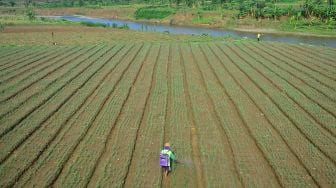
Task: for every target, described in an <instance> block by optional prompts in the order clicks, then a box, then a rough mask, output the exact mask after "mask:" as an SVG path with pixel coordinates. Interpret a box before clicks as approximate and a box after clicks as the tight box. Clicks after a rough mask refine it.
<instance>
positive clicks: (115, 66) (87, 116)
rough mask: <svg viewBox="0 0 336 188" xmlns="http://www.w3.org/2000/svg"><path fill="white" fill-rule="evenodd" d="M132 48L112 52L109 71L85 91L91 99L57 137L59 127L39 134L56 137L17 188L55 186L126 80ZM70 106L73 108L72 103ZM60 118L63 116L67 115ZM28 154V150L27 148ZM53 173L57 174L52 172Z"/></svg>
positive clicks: (69, 119) (116, 49) (81, 104)
mask: <svg viewBox="0 0 336 188" xmlns="http://www.w3.org/2000/svg"><path fill="white" fill-rule="evenodd" d="M131 48H132V46H128V47H126V48H125V47H124V46H120V45H117V47H115V49H114V50H113V51H112V52H109V53H111V54H110V55H109V56H106V57H109V60H108V61H109V62H108V64H107V65H106V69H102V70H101V71H100V72H99V73H97V75H95V77H94V79H92V80H91V81H90V83H88V84H89V85H87V87H86V88H85V91H83V92H85V93H90V95H89V96H88V97H87V98H86V99H85V100H84V101H83V102H82V103H80V106H79V107H77V109H78V110H77V111H76V112H75V113H73V115H71V116H68V119H67V120H66V121H65V122H64V123H63V122H60V123H59V124H58V125H56V126H57V127H58V126H59V125H61V127H60V128H58V129H57V132H56V133H54V132H55V131H56V130H54V126H55V125H51V126H47V128H46V129H45V130H41V131H40V132H39V134H44V132H48V133H49V132H50V133H53V136H52V137H51V139H50V140H49V141H48V143H47V144H46V145H48V147H47V148H46V149H45V152H44V153H42V154H41V156H39V157H38V159H37V160H36V162H35V163H33V165H32V166H31V167H30V168H29V170H28V171H27V172H26V173H25V174H24V175H23V176H22V177H21V178H20V179H19V181H18V184H17V186H19V187H22V186H38V187H46V186H48V185H51V184H52V182H53V181H54V180H55V179H56V178H57V176H58V175H59V174H60V172H61V170H62V168H63V166H64V164H65V162H66V161H67V160H68V159H69V157H70V155H71V154H72V152H73V151H74V149H75V148H76V147H77V145H78V144H79V143H80V142H81V140H82V139H83V137H84V136H85V135H86V133H87V131H88V130H89V129H90V126H91V124H92V122H94V121H95V119H96V117H97V116H98V114H99V113H100V112H101V111H102V108H103V106H104V104H105V103H106V100H107V99H108V97H109V96H110V94H111V92H112V91H113V90H114V88H115V85H116V83H117V82H119V80H120V79H121V78H122V75H123V74H124V71H125V70H126V69H127V68H126V67H125V66H124V65H123V64H121V63H120V62H121V60H122V59H123V57H124V56H125V55H127V54H128V52H129V51H130V49H131ZM110 56H111V57H110ZM105 59H106V58H105ZM107 71H108V72H107ZM106 72H107V73H106ZM102 76H104V77H103V78H102V82H100V84H98V85H96V84H95V83H97V81H96V79H101V77H102ZM109 84H111V85H112V86H113V87H106V85H109ZM107 92H108V93H107ZM74 102H77V100H76V98H74ZM77 103H78V102H77ZM68 105H72V104H70V103H69V104H68ZM58 115H60V116H62V115H63V113H62V114H58ZM56 118H57V117H56ZM51 122H52V121H51ZM38 136H41V135H37V136H36V138H38ZM35 142H38V140H37V139H35ZM29 144H30V147H32V145H34V140H33V141H31V142H29ZM25 150H27V148H26V149H25ZM28 150H29V148H28ZM50 169H53V170H52V171H51V170H50ZM40 176H45V177H47V178H45V179H40V178H39V177H40Z"/></svg>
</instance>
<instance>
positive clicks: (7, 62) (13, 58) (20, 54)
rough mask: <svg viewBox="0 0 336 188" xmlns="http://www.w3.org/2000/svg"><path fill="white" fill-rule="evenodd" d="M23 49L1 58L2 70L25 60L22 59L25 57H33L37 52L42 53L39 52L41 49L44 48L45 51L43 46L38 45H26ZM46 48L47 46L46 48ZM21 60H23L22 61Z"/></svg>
mask: <svg viewBox="0 0 336 188" xmlns="http://www.w3.org/2000/svg"><path fill="white" fill-rule="evenodd" d="M21 48H22V51H16V52H17V53H13V54H11V55H10V56H6V57H4V58H2V59H0V63H1V66H0V71H2V70H3V69H4V70H5V69H7V68H8V67H11V66H15V65H16V64H17V63H22V62H24V61H22V59H25V58H27V57H31V56H32V55H34V54H35V55H37V54H42V53H41V52H39V51H40V50H42V52H44V50H43V48H42V47H37V48H33V49H32V48H25V47H21ZM44 49H45V48H44ZM20 60H21V61H20Z"/></svg>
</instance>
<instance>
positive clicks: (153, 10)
mask: <svg viewBox="0 0 336 188" xmlns="http://www.w3.org/2000/svg"><path fill="white" fill-rule="evenodd" d="M173 13H174V11H173V10H172V9H170V8H168V7H167V8H164V7H145V8H139V9H138V10H137V11H135V13H134V17H135V18H136V19H163V18H165V17H167V16H170V15H171V14H173Z"/></svg>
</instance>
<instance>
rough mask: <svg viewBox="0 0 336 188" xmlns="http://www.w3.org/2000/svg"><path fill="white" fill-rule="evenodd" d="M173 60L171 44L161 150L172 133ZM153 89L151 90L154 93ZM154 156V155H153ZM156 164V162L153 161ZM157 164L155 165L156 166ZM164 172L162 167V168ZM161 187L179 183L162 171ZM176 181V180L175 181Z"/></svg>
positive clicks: (170, 46)
mask: <svg viewBox="0 0 336 188" xmlns="http://www.w3.org/2000/svg"><path fill="white" fill-rule="evenodd" d="M171 62H172V45H169V53H168V59H167V71H166V84H167V95H166V101H165V102H166V105H165V107H166V109H165V123H164V126H163V137H162V139H161V140H160V141H157V142H161V145H160V146H161V147H160V146H159V149H158V150H160V151H161V149H162V147H163V146H164V144H165V143H167V142H168V143H169V139H170V138H169V135H170V129H169V122H170V113H171V110H170V109H171V99H172V98H171ZM152 92H153V91H150V93H152ZM174 154H175V155H176V153H174ZM153 156H154V155H153ZM154 161H155V160H154ZM153 164H154V163H153ZM156 166H157V164H156V165H154V166H153V167H154V168H155V167H156ZM172 166H173V163H172V165H171V168H172ZM161 172H162V169H161ZM160 183H161V187H172V186H174V187H176V186H177V185H176V184H175V185H172V184H171V181H170V179H164V174H163V173H161V182H160ZM173 183H174V182H173Z"/></svg>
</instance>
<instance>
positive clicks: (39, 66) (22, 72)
mask: <svg viewBox="0 0 336 188" xmlns="http://www.w3.org/2000/svg"><path fill="white" fill-rule="evenodd" d="M79 50H80V48H65V49H64V50H61V51H58V52H55V53H52V54H50V55H49V56H48V58H47V59H42V60H40V61H37V62H36V63H34V64H30V65H29V66H26V67H24V68H22V69H18V70H15V71H13V72H11V73H8V74H6V75H4V76H3V77H2V78H1V81H0V82H1V83H6V84H7V85H12V83H16V82H17V81H15V82H13V80H19V79H20V78H24V77H29V75H33V74H36V73H38V72H40V71H42V70H45V69H48V68H49V67H50V66H52V65H53V64H55V62H56V63H57V62H58V61H61V60H62V59H64V58H65V57H66V56H68V55H71V54H73V53H75V52H77V51H79ZM1 88H3V87H1Z"/></svg>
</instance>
